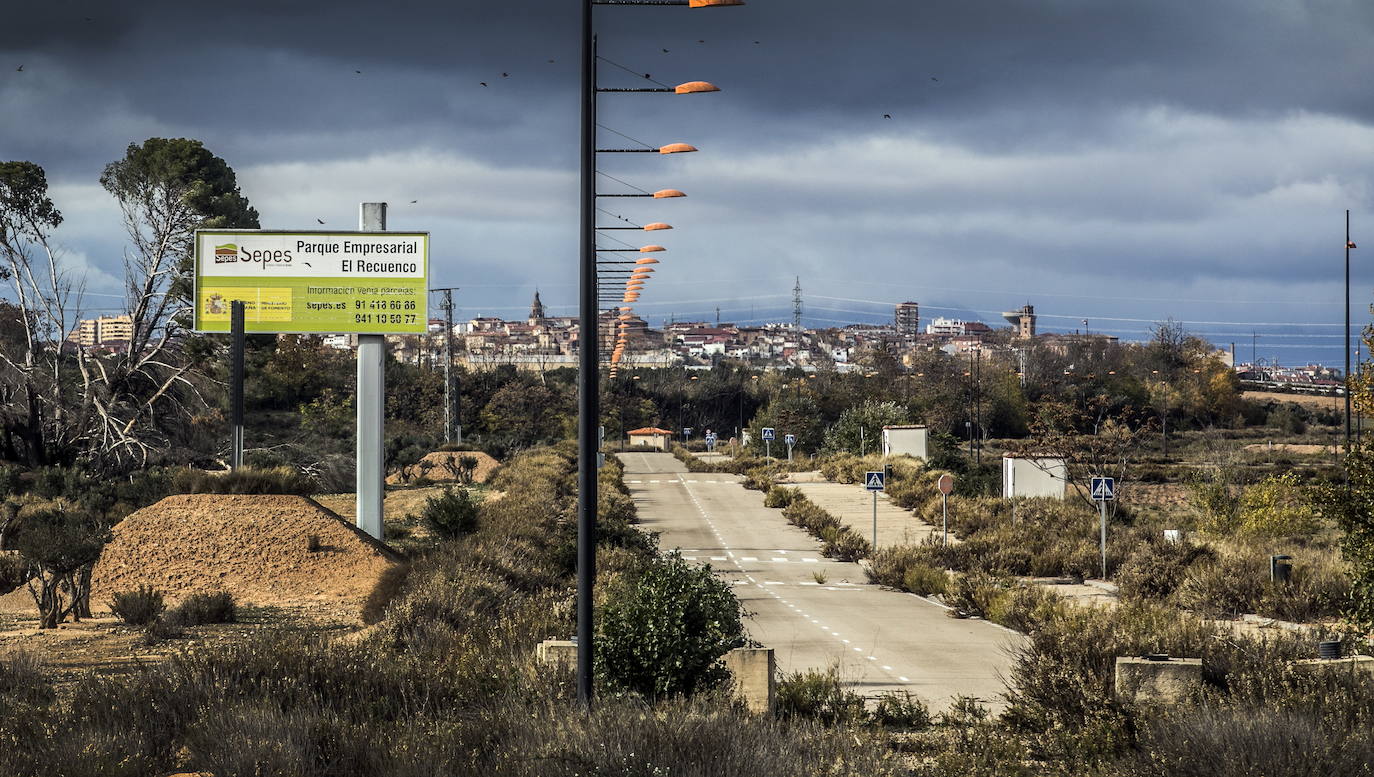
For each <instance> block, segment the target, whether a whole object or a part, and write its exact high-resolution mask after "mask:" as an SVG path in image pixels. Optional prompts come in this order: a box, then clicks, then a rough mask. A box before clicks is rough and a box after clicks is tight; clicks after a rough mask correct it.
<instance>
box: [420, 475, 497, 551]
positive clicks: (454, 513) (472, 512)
mask: <svg viewBox="0 0 1374 777" xmlns="http://www.w3.org/2000/svg"><path fill="white" fill-rule="evenodd" d="M481 506H482V500H481V499H480V498H478V497H476V496H474V494H473V492H472V491H470V490H469V489H466V488H463V487H461V486H459V487H457V488H454V487H452V486H450V487H448V488H445V489H444V493H443V494H441V495H439V496H437V497H433V496H432V497H430V498H429V499H428V500H427V501H426V502H425V506H424V510H423V511H422V512H421V514H420V517H421V518H422V519H423V520H424V522H425V525H426V526H428V527H429V529H430V531H432V532H434V533H435V534H436V535H437V536H439V537H442V538H444V539H453V538H454V537H459V536H461V535H464V534H470V533H472V532H473V531H475V530H476V529H477V513H478V510H479V509H480V508H481Z"/></svg>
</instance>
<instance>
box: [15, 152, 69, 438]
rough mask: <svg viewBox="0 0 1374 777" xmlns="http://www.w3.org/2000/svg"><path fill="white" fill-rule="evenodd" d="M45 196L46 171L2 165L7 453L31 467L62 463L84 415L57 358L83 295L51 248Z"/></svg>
mask: <svg viewBox="0 0 1374 777" xmlns="http://www.w3.org/2000/svg"><path fill="white" fill-rule="evenodd" d="M47 192H48V181H47V176H46V175H45V174H44V172H43V168H41V167H39V166H38V165H36V164H33V163H32V162H3V163H0V278H3V279H4V280H5V281H6V282H7V283H8V284H9V288H10V292H11V294H12V295H13V299H14V303H13V304H12V305H9V304H6V305H4V306H3V310H0V315H2V316H3V318H4V320H3V321H2V322H0V365H2V366H3V368H4V372H5V373H6V374H5V375H4V378H3V388H4V392H3V394H4V395H3V399H4V406H3V416H4V422H3V425H4V431H5V435H6V440H5V442H6V448H7V450H5V454H6V455H7V456H9V457H10V458H18V459H22V460H24V461H26V462H28V463H30V464H35V465H41V464H48V463H50V462H52V461H54V460H60V459H62V458H64V457H65V454H66V453H67V452H68V450H69V449H70V448H71V446H73V445H74V444H76V443H77V441H78V440H79V439H80V438H81V437H82V435H83V430H84V423H83V420H84V418H85V416H86V412H85V409H84V407H82V405H83V404H84V403H83V402H81V401H80V400H72V397H71V396H70V387H69V386H68V385H67V384H68V381H67V380H66V377H65V376H64V370H66V369H68V368H69V366H70V364H69V363H70V361H71V360H69V359H65V358H64V356H63V353H62V343H63V338H64V337H65V335H66V332H67V327H68V324H69V323H70V322H71V321H72V320H73V319H74V317H75V315H77V307H78V305H79V299H80V292H79V289H78V288H77V287H76V285H75V284H74V283H73V282H72V281H71V280H70V276H69V273H68V272H67V271H65V270H64V269H63V268H62V265H61V261H60V257H59V252H58V250H57V248H56V247H55V246H54V244H53V239H52V232H53V230H55V229H56V228H57V227H58V225H60V224H61V223H62V214H61V212H60V211H58V209H57V208H56V206H54V204H53V202H52V200H51V199H49V198H48V194H47ZM16 436H17V437H18V438H19V439H20V440H21V441H22V445H19V444H16V443H15V440H14V438H15V437H16Z"/></svg>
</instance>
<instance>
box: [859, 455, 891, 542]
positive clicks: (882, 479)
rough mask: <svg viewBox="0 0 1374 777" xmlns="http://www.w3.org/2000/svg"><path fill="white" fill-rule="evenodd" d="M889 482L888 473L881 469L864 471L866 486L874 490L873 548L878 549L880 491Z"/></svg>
mask: <svg viewBox="0 0 1374 777" xmlns="http://www.w3.org/2000/svg"><path fill="white" fill-rule="evenodd" d="M886 484H887V473H886V472H883V471H882V470H879V471H877V472H867V473H864V488H866V489H868V490H869V491H872V492H873V549H874V550H877V549H878V492H879V491H882V490H883V486H885V485H886Z"/></svg>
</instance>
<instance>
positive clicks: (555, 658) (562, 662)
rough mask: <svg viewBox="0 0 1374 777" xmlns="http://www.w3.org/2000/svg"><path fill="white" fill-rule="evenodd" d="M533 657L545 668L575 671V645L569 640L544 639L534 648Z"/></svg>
mask: <svg viewBox="0 0 1374 777" xmlns="http://www.w3.org/2000/svg"><path fill="white" fill-rule="evenodd" d="M534 657H535V659H536V660H537V661H538V662H539V663H541V664H543V665H545V666H552V667H556V668H559V669H566V670H568V671H570V672H575V671H577V643H576V642H574V641H572V640H570V639H546V640H544V641H543V642H540V643H539V647H537V648H535V651H534Z"/></svg>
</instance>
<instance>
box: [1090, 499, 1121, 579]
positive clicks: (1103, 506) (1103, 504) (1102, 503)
mask: <svg viewBox="0 0 1374 777" xmlns="http://www.w3.org/2000/svg"><path fill="white" fill-rule="evenodd" d="M1092 498H1093V501H1094V502H1097V506H1098V510H1099V511H1100V512H1101V514H1102V579H1103V580H1106V579H1107V503H1108V502H1112V501H1115V500H1116V478H1093V479H1092Z"/></svg>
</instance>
